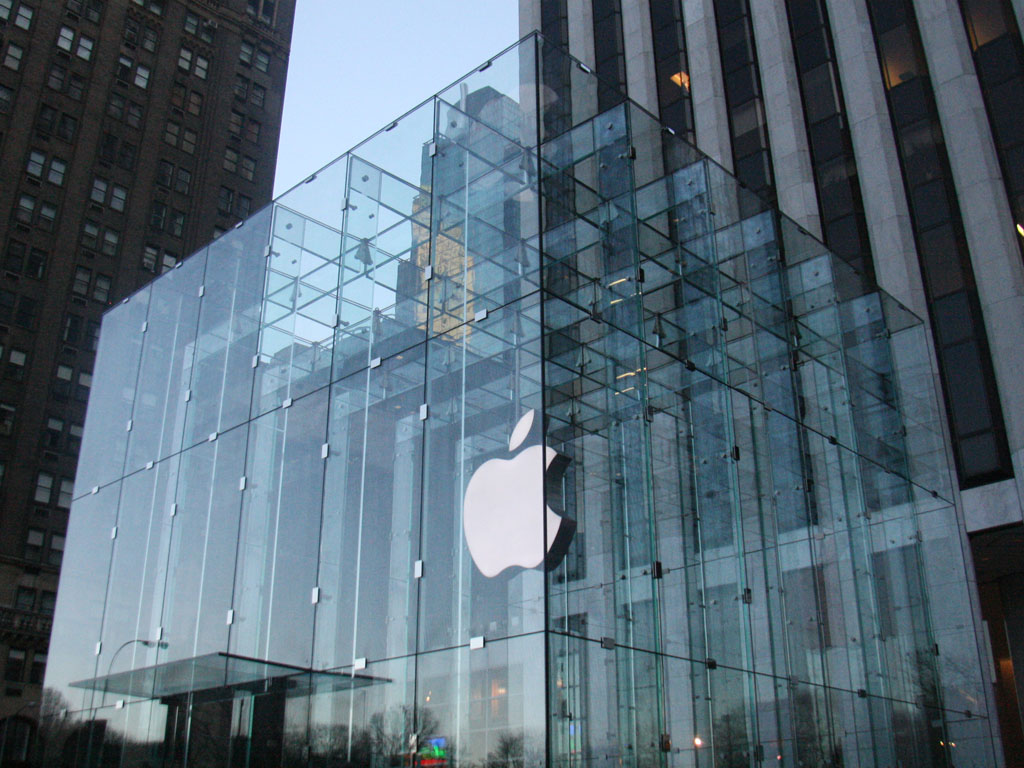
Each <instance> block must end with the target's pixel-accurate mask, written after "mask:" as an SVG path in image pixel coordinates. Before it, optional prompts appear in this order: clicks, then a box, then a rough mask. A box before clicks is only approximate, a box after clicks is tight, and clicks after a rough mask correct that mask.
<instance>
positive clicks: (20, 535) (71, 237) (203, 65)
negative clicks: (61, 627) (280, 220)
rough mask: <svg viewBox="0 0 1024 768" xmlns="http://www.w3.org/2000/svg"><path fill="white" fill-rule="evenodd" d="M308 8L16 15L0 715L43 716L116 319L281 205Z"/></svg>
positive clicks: (220, 6) (3, 204)
mask: <svg viewBox="0 0 1024 768" xmlns="http://www.w3.org/2000/svg"><path fill="white" fill-rule="evenodd" d="M294 6H295V3H294V0H106V2H104V1H103V0H66V2H64V1H63V0H60V1H58V0H27V1H23V0H0V179H2V180H3V181H2V183H0V473H2V474H0V477H2V480H0V674H2V675H3V681H4V683H3V685H4V688H3V690H2V691H0V693H2V694H3V696H2V698H0V717H12V718H13V719H12V720H10V721H9V722H7V723H6V724H5V726H4V733H5V734H7V735H8V743H7V744H6V745H5V746H4V749H5V751H6V755H2V754H0V762H5V761H6V760H11V759H17V756H18V753H19V752H22V750H23V749H24V748H25V746H26V744H27V741H28V739H29V738H30V737H31V733H32V730H33V727H34V722H35V720H36V718H37V715H38V708H39V702H40V697H41V693H42V692H41V689H40V683H41V681H42V679H43V672H44V669H45V665H46V652H47V644H48V637H49V630H50V622H51V615H52V613H53V608H54V601H55V594H56V589H57V578H58V571H59V568H60V564H61V559H62V555H63V549H64V536H65V527H66V524H67V509H68V506H69V504H70V499H71V494H72V488H73V487H74V478H75V465H76V463H77V460H78V450H79V444H80V437H81V432H82V424H83V421H84V417H85V408H86V401H87V399H88V397H89V391H90V385H91V375H92V370H93V360H94V354H95V349H96V342H97V337H98V334H99V328H100V316H101V313H102V312H103V311H104V310H105V309H107V308H108V307H109V306H111V305H112V304H113V303H115V302H117V301H119V300H120V299H121V298H122V297H123V296H126V295H127V294H129V293H131V292H132V291H134V290H136V289H137V288H138V287H139V286H140V285H142V284H144V283H145V282H147V281H148V280H150V279H151V278H153V277H154V276H155V275H157V274H160V273H162V272H164V271H166V270H168V269H170V268H173V267H174V266H175V264H176V263H177V262H178V261H179V259H180V258H181V257H182V256H183V255H186V254H189V253H191V252H193V251H194V250H196V249H197V248H198V247H199V246H201V245H202V244H203V243H205V242H207V241H209V240H210V239H212V238H214V237H216V236H218V235H219V234H220V233H222V232H224V231H226V230H228V229H231V228H232V227H233V226H234V225H235V224H236V223H238V222H239V221H240V220H241V219H243V218H245V217H246V216H248V215H249V214H250V212H252V211H254V210H256V209H257V208H258V207H260V206H262V205H264V204H265V203H266V202H268V201H269V200H270V196H271V192H272V185H273V177H274V166H275V158H276V153H277V142H278V134H279V129H280V123H281V112H282V105H283V99H284V86H285V77H286V72H287V66H288V51H289V42H290V38H291V29H292V20H293V15H294Z"/></svg>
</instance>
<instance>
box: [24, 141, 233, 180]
mask: <svg viewBox="0 0 1024 768" xmlns="http://www.w3.org/2000/svg"><path fill="white" fill-rule="evenodd" d="M238 157H239V155H238V150H236V149H232V148H231V147H228V148H227V149H225V150H224V170H225V171H228V172H230V173H234V172H235V171H237V170H238ZM36 175H38V174H36Z"/></svg>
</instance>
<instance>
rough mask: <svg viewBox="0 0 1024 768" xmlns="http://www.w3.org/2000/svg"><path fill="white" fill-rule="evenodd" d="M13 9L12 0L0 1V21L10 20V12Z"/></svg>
mask: <svg viewBox="0 0 1024 768" xmlns="http://www.w3.org/2000/svg"><path fill="white" fill-rule="evenodd" d="M13 8H14V0H0V20H3V21H7V20H9V19H10V18H11V10H12V9H13Z"/></svg>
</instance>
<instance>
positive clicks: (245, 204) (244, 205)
mask: <svg viewBox="0 0 1024 768" xmlns="http://www.w3.org/2000/svg"><path fill="white" fill-rule="evenodd" d="M236 210H237V212H238V218H240V219H246V218H248V217H249V214H250V213H251V212H252V198H251V197H246V196H245V195H239V196H238V205H237V209H236Z"/></svg>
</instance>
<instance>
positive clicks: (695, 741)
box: [693, 736, 704, 747]
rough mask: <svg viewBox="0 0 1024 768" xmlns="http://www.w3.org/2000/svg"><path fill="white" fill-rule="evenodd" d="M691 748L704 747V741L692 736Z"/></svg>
mask: <svg viewBox="0 0 1024 768" xmlns="http://www.w3.org/2000/svg"><path fill="white" fill-rule="evenodd" d="M693 746H695V747H702V746H704V739H702V738H701V737H700V736H694V737H693Z"/></svg>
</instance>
